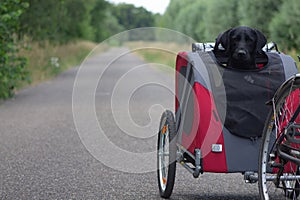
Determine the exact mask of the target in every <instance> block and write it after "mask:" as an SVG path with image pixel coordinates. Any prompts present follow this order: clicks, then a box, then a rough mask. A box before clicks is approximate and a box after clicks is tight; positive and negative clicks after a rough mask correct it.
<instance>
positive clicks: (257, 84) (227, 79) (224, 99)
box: [190, 52, 298, 138]
mask: <svg viewBox="0 0 300 200" xmlns="http://www.w3.org/2000/svg"><path fill="white" fill-rule="evenodd" d="M266 55H267V57H268V63H267V65H266V66H264V67H263V68H262V69H257V70H238V69H232V68H227V67H224V66H222V65H220V64H218V61H217V58H216V57H215V56H214V54H213V52H198V56H200V58H201V59H202V61H203V62H204V64H205V66H206V68H207V71H208V74H209V76H210V85H211V90H212V92H213V96H214V99H215V102H216V104H217V105H216V107H217V109H218V112H219V111H221V113H222V112H223V111H224V110H225V111H224V112H223V113H224V115H225V116H223V117H222V114H221V113H220V112H219V114H220V117H221V119H223V120H224V121H223V123H224V126H225V128H226V129H228V130H229V132H230V133H231V134H234V135H237V136H241V137H246V138H256V137H260V136H261V135H262V131H263V128H264V123H265V120H266V117H267V115H268V113H269V111H270V110H271V107H270V106H269V105H266V102H267V101H270V100H271V99H272V97H273V95H274V94H275V92H276V90H277V88H278V87H279V86H280V85H281V84H282V83H283V82H284V81H285V80H286V79H287V78H288V77H291V76H292V75H293V74H296V73H297V72H298V71H297V69H296V67H295V63H294V62H293V59H292V58H291V57H289V56H286V55H280V54H278V53H266ZM194 56H195V54H194ZM283 58H284V59H283ZM190 59H191V58H190ZM286 63H288V64H286ZM291 63H294V64H293V65H291ZM211 66H217V69H218V70H219V74H221V77H222V81H223V84H221V85H222V86H220V84H215V83H217V82H218V81H216V80H215V79H216V77H214V76H215V75H214V74H215V73H213V72H212V70H211V69H212V67H211ZM194 67H195V68H197V66H194ZM196 71H197V70H196ZM202 71H203V70H202ZM287 73H288V74H287ZM195 74H196V76H201V74H200V73H198V74H197V73H195ZM195 79H197V77H195ZM198 79H200V78H198ZM224 88H225V94H224ZM200 123H201V122H200Z"/></svg>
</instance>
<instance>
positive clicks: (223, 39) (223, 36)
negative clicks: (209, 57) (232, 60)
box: [214, 29, 232, 53]
mask: <svg viewBox="0 0 300 200" xmlns="http://www.w3.org/2000/svg"><path fill="white" fill-rule="evenodd" d="M231 31H232V29H229V30H227V31H225V32H223V33H220V34H219V35H218V38H217V40H216V44H215V48H214V49H215V50H218V47H219V44H221V45H222V46H223V48H224V49H225V52H226V53H228V52H229V48H230V41H229V35H230V33H231Z"/></svg>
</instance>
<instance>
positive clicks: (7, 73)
mask: <svg viewBox="0 0 300 200" xmlns="http://www.w3.org/2000/svg"><path fill="white" fill-rule="evenodd" d="M27 7H28V4H27V3H21V1H20V0H2V1H1V5H0V98H8V97H11V96H13V94H14V89H15V88H16V87H17V86H18V84H19V82H20V81H23V80H28V72H27V71H26V69H25V65H26V59H25V58H23V57H20V56H18V51H19V46H18V43H17V37H16V35H17V33H18V31H19V30H20V24H19V18H20V15H21V14H22V13H23V12H24V10H25V9H26V8H27Z"/></svg>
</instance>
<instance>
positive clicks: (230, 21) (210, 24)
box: [204, 0, 240, 41]
mask: <svg viewBox="0 0 300 200" xmlns="http://www.w3.org/2000/svg"><path fill="white" fill-rule="evenodd" d="M239 1H240V0H226V1H219V0H210V1H209V4H208V5H207V6H208V8H207V12H206V14H205V20H204V23H205V38H206V39H207V40H209V41H214V40H215V39H216V37H217V36H218V34H219V33H221V32H223V31H225V30H227V29H229V28H232V27H235V26H238V25H239V18H238V17H237V12H238V3H239Z"/></svg>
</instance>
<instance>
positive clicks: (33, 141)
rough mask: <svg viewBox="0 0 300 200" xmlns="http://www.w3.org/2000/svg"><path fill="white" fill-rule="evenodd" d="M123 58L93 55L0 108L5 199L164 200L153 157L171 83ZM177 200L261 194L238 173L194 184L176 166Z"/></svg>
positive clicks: (0, 184) (156, 70)
mask: <svg viewBox="0 0 300 200" xmlns="http://www.w3.org/2000/svg"><path fill="white" fill-rule="evenodd" d="M126 51H127V50H126V49H112V50H110V51H109V52H106V53H104V54H101V55H97V56H93V57H91V58H90V59H88V60H87V61H86V62H85V63H84V67H82V68H80V70H79V68H78V67H77V68H74V69H71V70H69V71H67V72H65V73H63V74H61V75H60V76H58V77H57V78H55V79H54V80H51V81H48V82H45V83H42V84H39V85H37V86H34V87H30V88H27V89H24V90H22V91H20V92H19V93H18V94H17V95H16V97H15V98H14V99H12V100H8V101H5V102H3V103H2V104H1V105H0V199H1V200H2V199H160V198H159V194H158V187H157V178H156V172H155V171H153V169H155V159H156V158H155V156H153V155H155V148H156V132H157V129H158V122H159V115H160V113H161V112H162V110H163V109H166V108H169V109H171V108H173V106H174V105H173V103H174V97H173V96H172V90H173V89H172V88H173V87H174V82H173V81H174V80H173V79H174V78H173V74H172V73H170V72H166V70H162V68H163V66H149V65H145V63H144V62H143V61H142V60H141V59H140V58H139V57H137V56H136V55H134V54H131V53H129V54H124V52H126ZM77 72H80V73H79V74H81V75H78V77H77V79H75V77H76V74H77ZM75 80H76V81H75ZM74 83H75V84H74ZM74 85H75V87H74ZM73 89H74V93H73ZM72 98H73V101H72ZM93 102H94V104H93ZM72 103H73V104H72ZM92 118H94V119H95V120H96V121H97V126H98V127H96V126H95V124H94V122H95V121H94V119H92ZM94 126H95V127H94ZM135 172H137V173H135ZM171 199H192V200H193V199H214V200H216V199H222V200H226V199H228V200H229V199H230V200H235V199H236V200H240V199H251V200H252V199H258V189H257V184H245V183H244V181H243V176H242V175H241V174H210V173H206V174H203V175H201V176H200V177H199V178H198V179H194V178H193V177H192V175H191V174H189V173H188V172H187V171H186V170H185V169H184V168H183V167H181V166H179V165H177V175H176V183H175V187H174V191H173V195H172V196H171Z"/></svg>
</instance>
